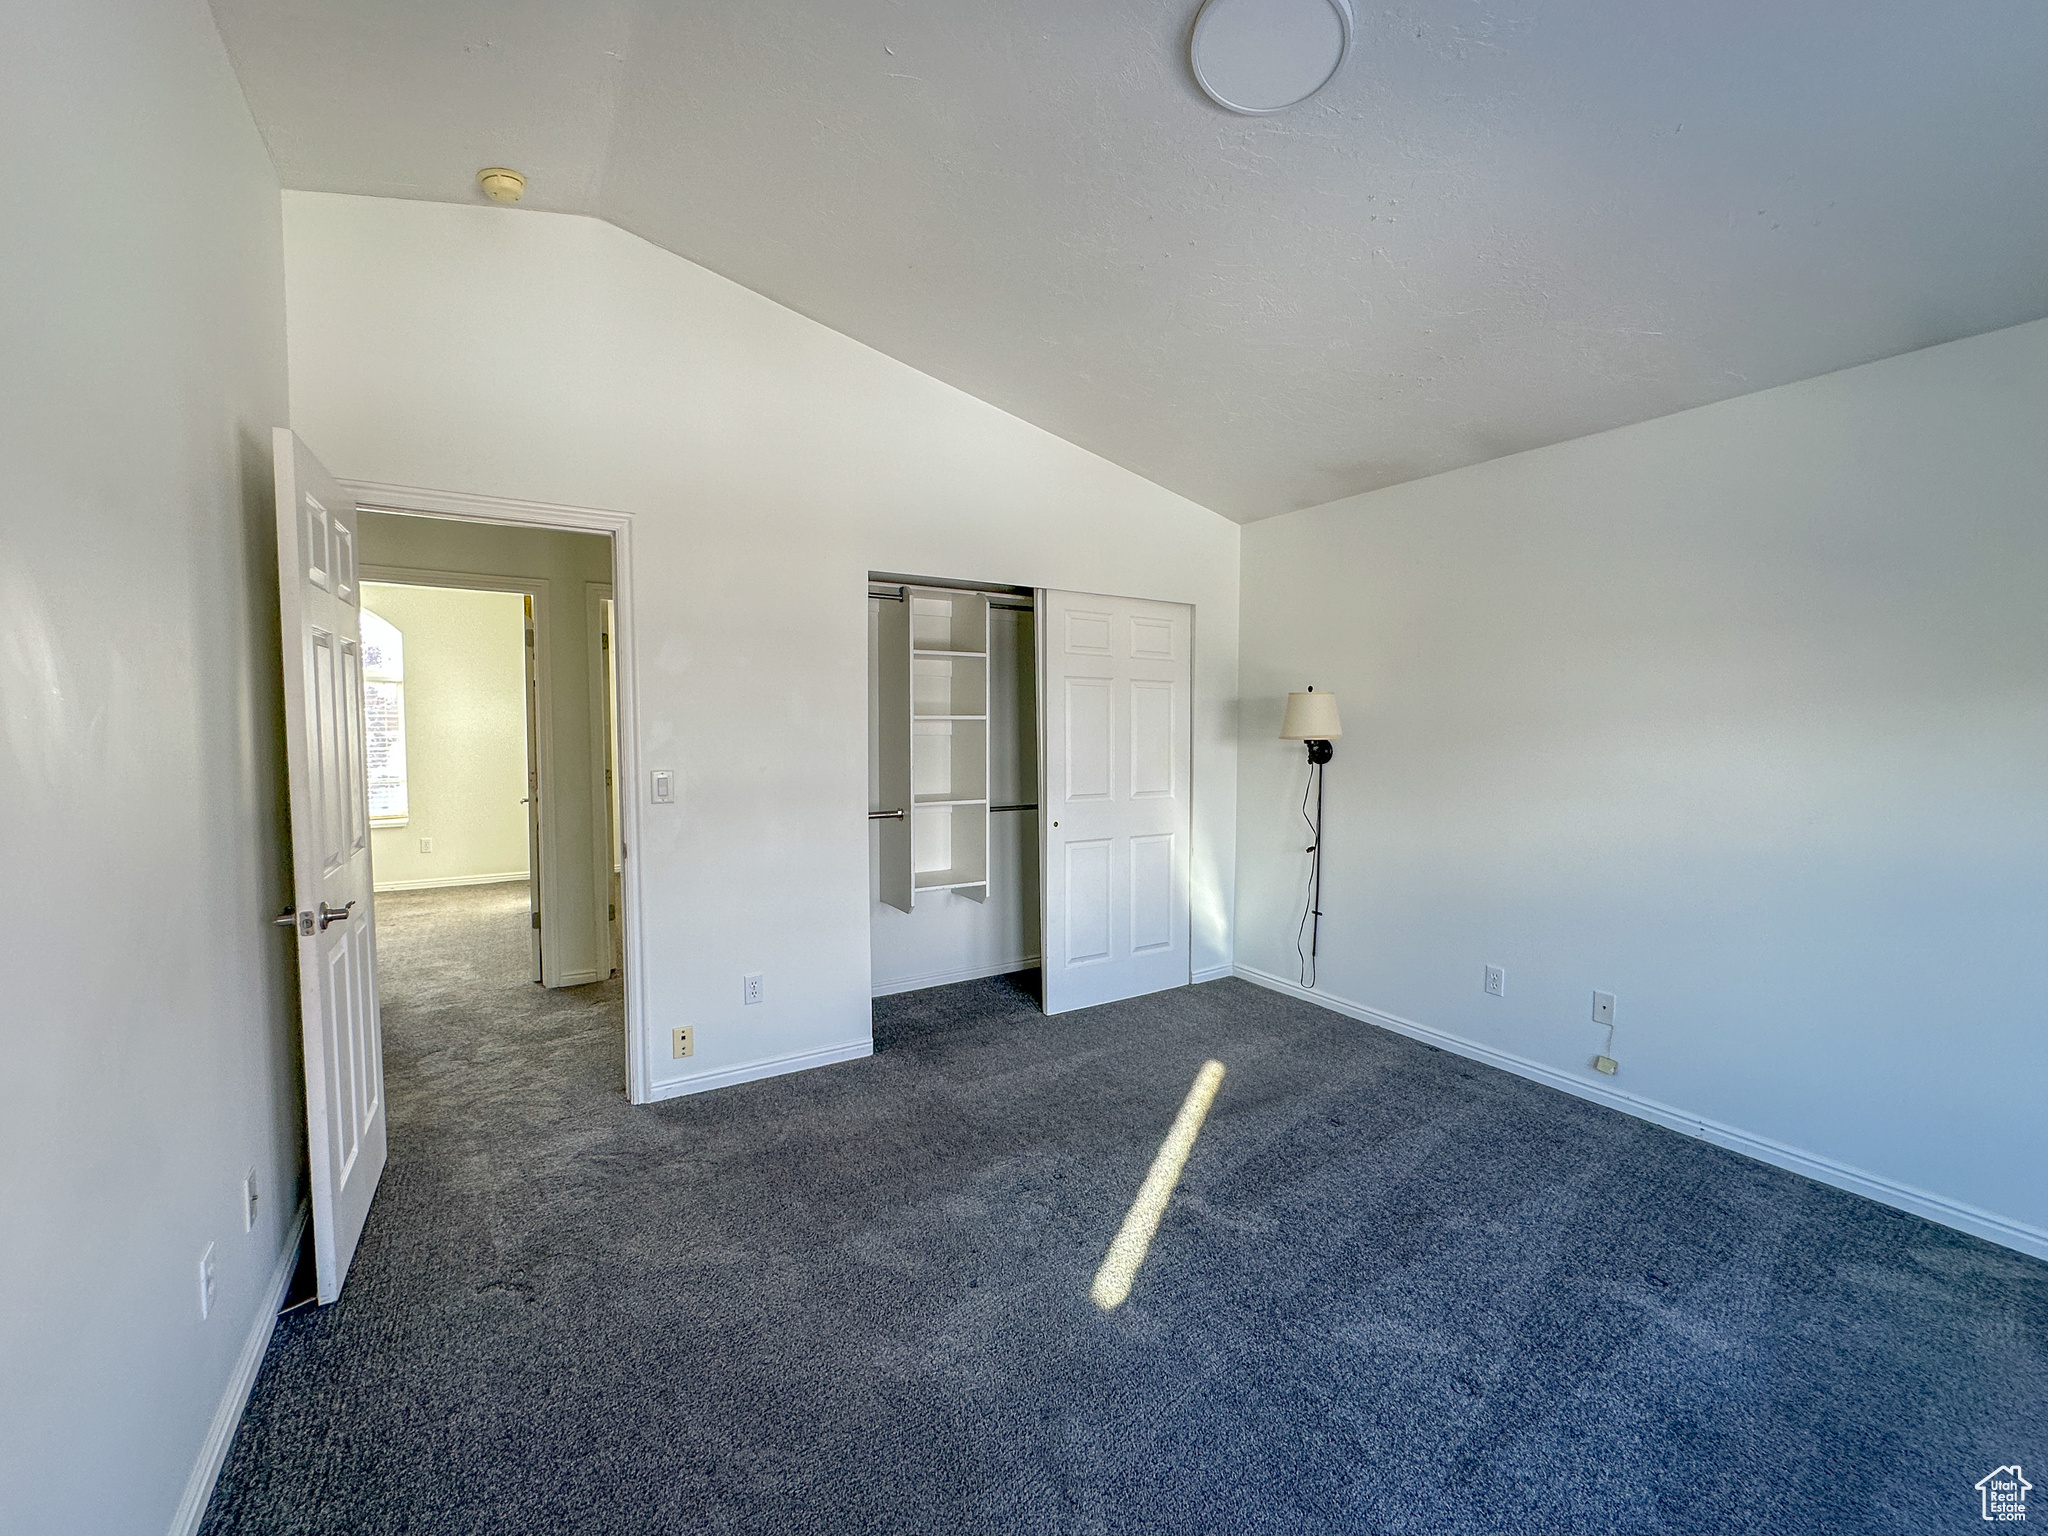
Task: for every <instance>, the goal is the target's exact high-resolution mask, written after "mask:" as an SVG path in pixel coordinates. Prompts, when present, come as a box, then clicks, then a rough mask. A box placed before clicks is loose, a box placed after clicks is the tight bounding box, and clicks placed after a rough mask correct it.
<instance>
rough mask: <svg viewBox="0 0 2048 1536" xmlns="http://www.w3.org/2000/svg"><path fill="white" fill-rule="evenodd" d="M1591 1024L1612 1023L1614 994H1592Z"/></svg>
mask: <svg viewBox="0 0 2048 1536" xmlns="http://www.w3.org/2000/svg"><path fill="white" fill-rule="evenodd" d="M1593 1022H1594V1023H1595V1024H1612V1023H1613V1022H1614V994H1613V993H1612V992H1595V993H1594V994H1593Z"/></svg>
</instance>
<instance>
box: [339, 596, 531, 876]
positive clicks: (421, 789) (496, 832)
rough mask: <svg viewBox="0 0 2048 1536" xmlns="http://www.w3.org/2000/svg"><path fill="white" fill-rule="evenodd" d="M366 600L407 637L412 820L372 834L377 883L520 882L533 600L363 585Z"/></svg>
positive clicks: (524, 852) (524, 839)
mask: <svg viewBox="0 0 2048 1536" xmlns="http://www.w3.org/2000/svg"><path fill="white" fill-rule="evenodd" d="M363 606H364V607H365V608H367V609H369V610H370V611H371V612H373V613H375V614H377V616H378V617H380V618H382V619H384V620H385V621H387V622H388V623H390V624H393V625H395V626H396V627H397V628H398V630H399V632H400V633H401V634H402V635H403V636H404V637H405V651H404V654H405V687H404V695H403V696H404V701H405V704H404V708H405V758H406V764H405V766H406V799H407V805H406V824H405V825H404V826H402V827H377V828H374V829H373V830H372V831H371V833H370V842H371V852H372V856H373V858H374V860H375V863H376V870H377V888H378V889H379V890H385V889H388V888H390V887H392V886H394V885H403V886H418V885H422V884H427V883H445V884H457V883H464V882H469V881H476V880H485V879H490V878H493V877H501V876H517V877H520V878H524V877H525V875H526V872H527V869H526V866H527V847H526V842H527V834H526V804H525V800H526V599H525V598H524V596H522V595H521V594H519V593H517V592H473V591H465V590H463V589H461V588H457V587H411V586H389V585H385V584H383V583H378V582H369V581H366V582H364V583H363ZM422 839H430V840H431V841H432V843H433V848H432V851H430V852H424V853H423V852H421V850H420V842H421V840H422Z"/></svg>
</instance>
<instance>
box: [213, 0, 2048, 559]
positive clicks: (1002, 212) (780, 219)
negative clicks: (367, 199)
mask: <svg viewBox="0 0 2048 1536" xmlns="http://www.w3.org/2000/svg"><path fill="white" fill-rule="evenodd" d="M1196 8H1197V4H1196V0H1155V3H1141V0H1031V3H1028V4H1018V3H1016V0H1004V3H995V0H833V3H825V0H745V3H737V0H735V3H730V4H722V5H720V4H705V3H685V0H436V3H432V4H422V3H420V0H349V3H347V4H337V3H334V0H214V10H215V14H216V16H217V17H218V19H219V22H220V26H221V30H222V33H223V35H224V36H225V38H226V40H227V44H228V47H229V50H230V52H231V54H232V55H233V58H234V60H235V64H236V68H237V70H238V72H239V73H240V75H241V78H242V82H243V86H244V88H245V90H246V91H247V93H248V97H249V101H250V105H251V107H252V108H253V110H254V112H255V115H256V120H257V122H258V124H259V126H260V127H261V129H262V131H263V133H264V134H265V136H266V138H267V140H268V142H269V145H270V149H271V153H272V155H273V157H274V158H275V160H276V162H277V166H278V170H279V173H280V175H281V177H282V179H283V181H284V183H285V185H287V186H290V187H298V188H306V189H311V190H320V191H335V192H359V193H372V194H380V195H384V196H391V197H410V198H428V199H434V200H439V201H450V202H453V201H470V200H476V199H477V197H478V194H477V193H476V191H475V189H474V182H473V177H474V175H475V172H476V170H477V168H478V167H479V166H483V165H492V164H505V165H511V166H515V167H517V168H518V169H520V170H522V171H524V172H526V174H527V176H528V178H529V182H528V193H527V199H526V204H525V206H527V207H530V208H542V209H557V210H563V211H568V212H575V213H587V214H597V215H600V216H602V217H604V218H606V219H609V220H611V221H613V222H615V223H617V224H620V225H622V226H624V227H625V228H627V229H629V230H632V231H634V232H636V233H638V234H641V235H644V236H645V237H647V238H648V239H650V240H653V241H655V242H657V243H659V244H661V245H664V246H666V247H668V248H669V249H670V250H673V251H676V252H678V253H680V254H682V255H684V256H687V257H689V258H690V259H691V260H693V261H697V262H700V263H702V264H703V265H705V266H707V267H710V268H712V269H713V270H715V271H718V272H721V273H724V274H725V275H726V276H728V277H731V278H733V279H735V280H736V281H738V282H740V283H743V284H745V285H746V286H747V287H749V288H753V289H755V290H757V291H759V292H761V293H764V294H767V295H768V296H769V297H771V298H774V299H777V300H779V301H781V302H782V303H784V304H787V305H789V306H790V307H791V308H793V309H797V310H800V311H802V312H803V313H805V314H807V315H811V316H813V317H815V318H816V319H818V320H821V321H823V322H824V323H825V324H827V325H830V326H832V327H833V328H835V329H837V330H840V331H843V332H845V333H846V334H847V335H849V336H853V337H856V338H858V339H859V340H861V341H864V342H866V343H868V344H869V345H871V346H874V347H876V348H878V349H879V350H881V351H883V352H886V353H889V354H890V355H891V356H894V357H897V358H900V359H902V360H903V361H904V362H906V363H909V364H911V365H912V366H914V367H917V368H919V369H922V370H924V371H925V372H927V373H930V374H933V375H935V376H937V377H938V378H941V379H944V380H946V381H948V382H950V383H952V384H955V385H957V386H958V387H960V388H961V389H964V390H967V391H969V392H970V393H972V394H975V395H978V396H980V397H981V398H983V399H985V400H988V401H991V402H992V403H994V404H996V405H998V406H1001V407H1003V408H1004V409H1006V410H1008V411H1011V412H1014V413H1015V414H1016V415H1018V416H1021V417H1023V418H1025V419H1026V420H1028V421H1032V422H1035V423H1037V424H1038V425H1040V426H1042V427H1044V428H1046V429H1047V430H1048V431H1051V432H1055V433H1057V434H1059V435H1060V436H1061V437H1065V438H1068V439H1070V440H1072V441H1073V442H1076V443H1079V444H1081V445H1083V446H1085V447H1087V448H1090V449H1093V450H1094V451H1096V452H1098V453H1100V454H1102V455H1103V456H1105V457H1106V458H1109V459H1112V460H1114V461H1115V462H1117V463H1119V464H1122V465H1125V466H1126V467H1128V468H1130V469H1132V470H1135V471H1137V472H1138V473H1139V474H1141V475H1144V476H1146V477H1148V478H1150V479H1152V480H1155V481H1157V482H1158V483H1160V484H1161V485H1165V486H1168V487H1170V488H1172V489H1173V490H1176V491H1179V492H1181V493H1182V494H1184V495H1186V496H1189V497H1191V498H1193V499H1194V500H1196V501H1198V502H1201V503H1202V504H1204V505H1206V506H1210V507H1213V508H1215V509H1216V510H1218V511H1220V512H1223V513H1226V514H1227V515H1229V516H1232V517H1236V518H1240V519H1251V518H1257V517H1264V516H1269V515H1272V514H1274V513H1278V512H1284V511H1288V510H1291V509H1293V508H1296V507H1302V506H1309V505H1312V504H1315V503H1318V502H1322V501H1327V500H1330V499H1332V498H1334V497H1338V496H1344V495H1349V494H1352V493H1354V492H1357V491H1363V490H1368V489H1372V488H1375V487H1378V486H1383V485H1389V484H1392V483H1395V482H1398V481H1401V480H1407V479H1412V478H1414V477H1416V476H1419V475H1425V474H1431V473H1434V472H1436V471H1439V470H1444V469H1449V468H1453V467H1455V466H1457V465H1460V464H1469V463H1472V462H1475V461H1477V460H1481V459H1487V458H1492V457H1495V456H1497V455H1500V454H1503V453H1511V452H1514V451H1516V450H1518V449H1523V448H1530V447H1535V446H1538V445H1540V444H1544V443H1551V442H1557V441H1560V440H1562V439H1565V438H1571V437H1577V436H1580V435H1582V434H1584V433H1587V432H1594V431H1598V430H1601V429H1603V428H1607V427H1614V426H1620V425H1623V424H1625V423H1628V422H1632V421H1641V420H1644V419H1646V418H1649V417H1652V416H1659V415H1663V414H1665V413H1667V412H1670V411H1674V410H1679V409H1682V408H1684V407H1687V406H1692V405H1699V404H1703V403H1705V402H1707V401H1711V400H1717V399H1722V398H1725V397H1728V396H1731V395H1737V394H1743V393H1746V392H1748V391H1750V390H1755V389H1761V388H1765V387H1767V386H1769V385H1773V384H1780V383H1785V382H1787V381H1790V380H1793V379H1801V378H1808V377H1811V376H1813V375H1815V374H1819V373H1825V372H1828V371H1830V370H1832V369H1835V368H1841V367H1846V366H1848V365H1850V364H1853V363H1859V362H1864V361H1868V360H1870V359H1872V358H1877V357H1884V356H1888V355H1890V354H1892V353H1896V352H1902V351H1907V350H1910V349H1912V348H1915V347H1922V346H1927V345H1929V344H1931V343H1934V342H1939V341H1946V340H1950V339H1953V338H1955V337H1958V336H1965V335H1970V334H1974V333H1976V332H1979V331H1984V330H1990V329H1994V328H1996V327H1999V326H2003V325H2010V324H2015V323H2018V322H2020V321H2023V320H2030V319H2036V318H2039V317H2041V316H2043V315H2048V259H2044V257H2048V156H2044V151H2048V89H2044V87H2043V81H2044V80H2048V5H2044V4H2042V3H2041V0H1973V3H1971V4H1969V5H1940V4H1936V5H1929V4H1926V3H1924V0H1910V3H1901V0H1874V3H1858V4H1849V3H1846V0H1837V3H1833V4H1820V3H1808V4H1800V3H1796V0H1792V3H1788V0H1770V3H1753V0H1714V3H1711V4H1701V3H1699V0H1687V3H1674V0H1584V3H1576V4H1574V3H1566V0H1541V3H1536V0H1529V3H1524V4H1514V5H1493V4H1476V3H1469V0H1416V3H1413V4H1411V5H1407V6H1403V7H1399V8H1389V9H1377V8H1373V7H1371V6H1370V5H1366V4H1360V5H1359V7H1358V18H1359V29H1358V43H1357V46H1356V47H1355V48H1354V50H1353V53H1352V56H1351V59H1350V61H1349V63H1348V64H1347V65H1346V66H1345V69H1344V71H1343V73H1342V74H1341V75H1340V76H1339V77H1338V79H1337V80H1336V81H1335V82H1334V83H1333V84H1332V85H1331V87H1330V88H1329V89H1327V90H1326V91H1325V92H1324V93H1323V94H1322V95H1321V96H1319V97H1317V98H1315V99H1314V100H1313V101H1311V102H1309V103H1308V104H1306V105H1305V106H1302V107H1299V108H1296V109H1294V110H1293V111H1290V112H1286V113H1283V114H1281V115H1279V116H1277V117H1271V118H1260V119H1247V118H1239V117H1234V116H1232V115H1230V114H1228V113H1226V112H1223V111H1221V110H1220V109H1218V108H1217V107H1215V106H1213V105H1212V104H1210V103H1209V102H1208V101H1207V100H1206V99H1205V98H1204V97H1203V96H1201V94H1200V93H1199V92H1198V91H1197V89H1196V88H1195V86H1194V84H1193V83H1192V81H1191V79H1190V77H1189V75H1188V71H1187V66H1186V58H1185V43H1186V37H1187V33H1188V29H1189V26H1190V24H1191V23H1192V20H1193V17H1194V12H1195V10H1196Z"/></svg>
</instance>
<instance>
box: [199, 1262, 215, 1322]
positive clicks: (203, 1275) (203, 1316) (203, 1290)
mask: <svg viewBox="0 0 2048 1536" xmlns="http://www.w3.org/2000/svg"><path fill="white" fill-rule="evenodd" d="M211 1316H213V1244H211V1243H208V1244H207V1245H206V1252H204V1253H202V1254H201V1255H199V1320H200V1321H201V1322H202V1323H203V1322H205V1321H206V1320H207V1319H208V1318H209V1317H211Z"/></svg>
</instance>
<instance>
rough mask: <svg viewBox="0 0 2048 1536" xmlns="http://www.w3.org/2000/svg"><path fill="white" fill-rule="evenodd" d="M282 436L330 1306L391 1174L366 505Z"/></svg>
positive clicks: (313, 1135)
mask: <svg viewBox="0 0 2048 1536" xmlns="http://www.w3.org/2000/svg"><path fill="white" fill-rule="evenodd" d="M272 437H273V448H274V451H275V455H276V473H277V581H278V601H279V612H280V617H281V618H282V620H283V637H284V712H285V755H286V758H287V763H288V767H289V771H290V779H291V797H292V871H293V875H292V879H293V895H294V899H295V901H296V902H297V910H296V912H295V919H296V924H297V932H298V945H299V1007H300V1013H301V1023H302V1025H303V1030H304V1035H305V1053H306V1133H307V1134H306V1139H307V1150H308V1157H309V1162H310V1165H311V1167H310V1171H311V1176H312V1185H313V1192H312V1194H313V1198H312V1205H313V1253H314V1258H315V1261H316V1268H317V1269H318V1271H319V1286H320V1301H321V1303H322V1304H323V1305H324V1304H325V1303H327V1302H330V1301H333V1300H334V1299H335V1298H336V1297H337V1296H339V1295H340V1294H341V1282H342V1279H343V1277H345V1276H346V1275H347V1273H348V1264H349V1260H350V1258H352V1257H353V1256H354V1254H355V1250H356V1241H357V1239H358V1238H360V1237H361V1236H362V1232H363V1223H364V1221H365V1220H366V1219H367V1218H368V1216H369V1214H370V1200H371V1197H372V1196H373V1195H375V1194H376V1191H377V1176H378V1175H379V1174H380V1173H382V1172H383V1171H384V1149H385V1117H384V1035H383V1030H382V1029H381V1028H380V1027H379V1023H378V1016H377V945H376V932H375V927H374V921H373V918H372V916H371V911H370V902H371V895H370V893H371V879H370V806H369V789H368V782H367V762H366V759H365V756H364V736H365V730H364V715H363V662H362V646H361V628H360V624H361V603H362V596H361V593H360V592H359V590H358V588H357V583H356V504H355V502H354V501H352V500H351V499H350V498H349V497H348V496H347V495H346V494H344V493H343V492H342V491H341V489H340V488H339V487H338V486H336V485H335V483H334V481H333V479H332V478H331V477H330V476H329V475H328V473H327V471H326V470H324V469H322V468H321V467H320V464H319V461H318V460H316V459H315V458H314V457H313V456H312V455H311V454H310V453H308V452H306V449H305V447H304V445H303V444H301V443H300V442H299V440H298V439H297V438H296V437H294V436H293V435H292V434H291V433H290V432H289V431H287V430H286V429H285V428H283V427H279V428H278V429H277V430H276V432H275V433H274V434H273V435H272Z"/></svg>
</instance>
